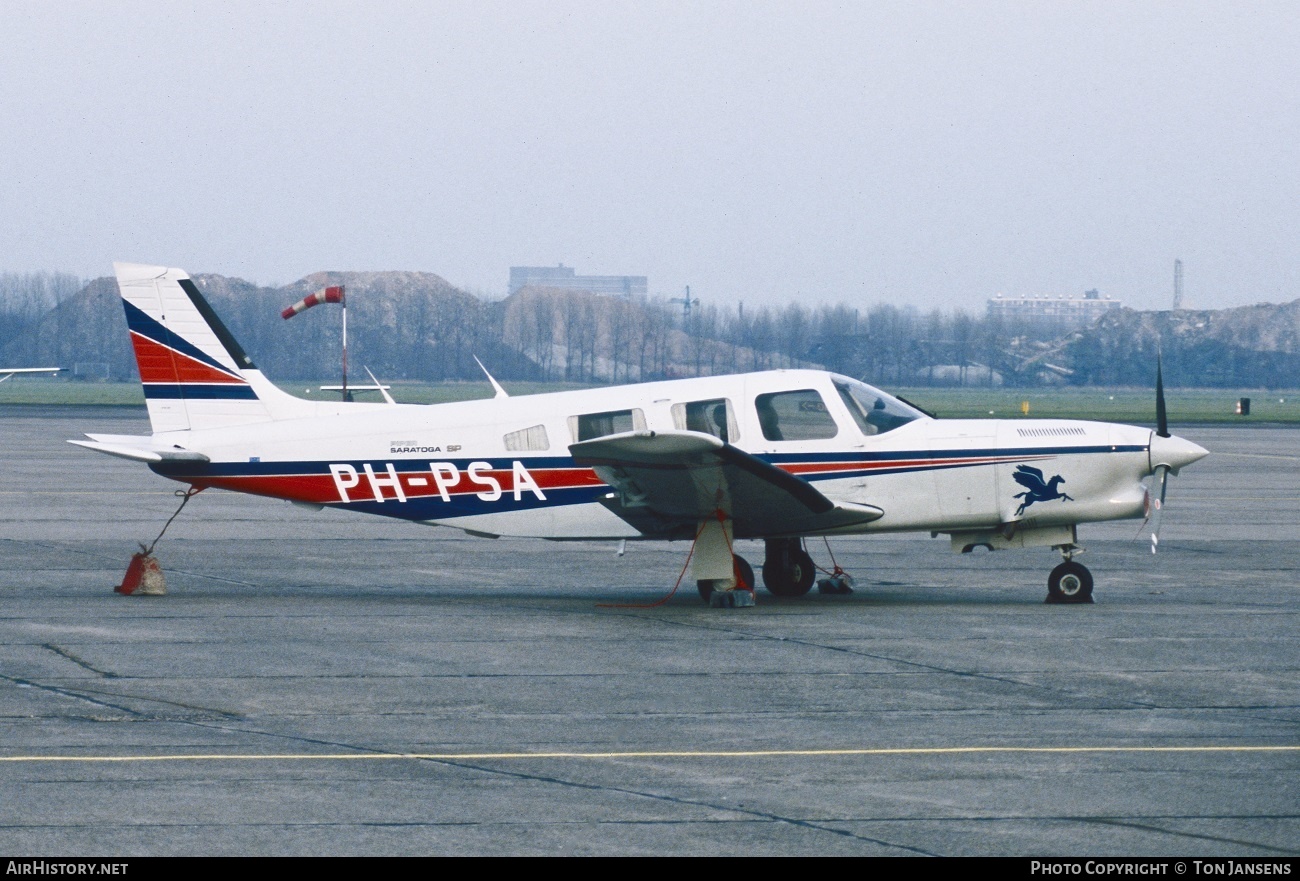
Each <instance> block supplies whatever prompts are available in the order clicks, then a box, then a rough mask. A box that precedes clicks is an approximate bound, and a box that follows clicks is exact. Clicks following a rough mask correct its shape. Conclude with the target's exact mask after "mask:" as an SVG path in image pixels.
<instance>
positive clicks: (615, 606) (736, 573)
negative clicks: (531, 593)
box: [596, 508, 754, 609]
mask: <svg viewBox="0 0 1300 881" xmlns="http://www.w3.org/2000/svg"><path fill="white" fill-rule="evenodd" d="M714 516H716V517H717V518H718V523H719V524H721V525H722V536H723V538H726V539H727V552H728V553H730V554H731V572H732V574H733V575H734V576H735V579H736V583H737V584H739V585H740V587H741V589H742V590H747V591H749V592H750V593H753V592H754V585H752V584H745V582H744V580H743V579H742V578H741V577H740V570H739V568H738V567H737V566H736V554H735V552H734V551H732V548H731V539H730V538H729V537H728V536H727V523H726V521H727V514H726V512H725V511H723V510H722V509H721V508H719V509H717V510H716V511H715V512H714ZM707 525H708V523H707V521H706V522H704V523H701V524H700V528H699V529H697V530H695V538H694V539H692V540H691V550H690V553H688V554H687V555H686V562H685V563H683V564H682V571H681V573H680V574H678V576H677V583H676V584H674V585H673V589H672V590H670V591H668V593H667V594H665V595H664V596H663V597H662V598H661V599H658V600H655V601H654V602H653V603H596V608H598V609H653V608H655V607H656V606H662V605H663V604H664V603H666V602H668V601H669V600H670V599H672V598H673V595H674V594H676V593H677V588H679V587H681V586H682V579H683V578H685V577H686V569H687V567H689V566H690V565H691V557H693V556H695V546H696V545H697V544H699V541H700V536H701V535H703V534H704V527H705V526H707Z"/></svg>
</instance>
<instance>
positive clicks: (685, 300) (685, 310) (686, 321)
mask: <svg viewBox="0 0 1300 881" xmlns="http://www.w3.org/2000/svg"><path fill="white" fill-rule="evenodd" d="M668 302H669V303H681V304H682V327H690V324H691V306H693V305H698V304H699V302H700V299H699V297H696V298H695V299H694V300H692V299H691V286H690V285H687V286H686V296H684V297H673V298H672V299H671V300H669V301H668Z"/></svg>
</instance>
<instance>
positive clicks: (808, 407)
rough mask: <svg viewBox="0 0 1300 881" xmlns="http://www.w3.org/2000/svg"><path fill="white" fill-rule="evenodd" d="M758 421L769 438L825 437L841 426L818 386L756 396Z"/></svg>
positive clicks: (833, 434) (794, 439) (806, 438)
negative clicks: (819, 391)
mask: <svg viewBox="0 0 1300 881" xmlns="http://www.w3.org/2000/svg"><path fill="white" fill-rule="evenodd" d="M754 409H755V410H757V411H758V424H759V426H760V427H761V428H762V430H763V437H765V438H767V439H768V440H775V441H779V440H786V441H802V440H824V439H825V438H829V437H835V435H837V434H839V431H840V428H839V426H838V425H836V424H835V419H834V418H833V417H832V416H831V414H830V412H829V411H828V410H827V409H826V402H825V401H823V400H822V396H821V395H819V394H818V393H817V391H816V390H815V389H800V390H799V391H794V392H774V393H772V394H767V395H759V396H758V397H757V398H755V399H754Z"/></svg>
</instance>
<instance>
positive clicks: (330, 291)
mask: <svg viewBox="0 0 1300 881" xmlns="http://www.w3.org/2000/svg"><path fill="white" fill-rule="evenodd" d="M321 303H338V304H339V305H340V306H342V307H343V400H345V401H346V400H347V399H348V298H347V296H346V295H345V293H344V290H343V285H331V286H330V287H327V288H325V289H323V290H319V291H317V292H316V293H314V294H308V295H307V296H305V297H303V298H302V299H301V300H299V301H298V302H296V303H294V304H293V305H292V306H289V307H288V308H286V309H285V310H284V311H282V312H281V313H280V317H281V318H283V319H284V320H285V321H288V320H289V319H290V318H292V317H293V316H295V315H297V314H298V313H299V312H301V311H303V310H304V309H310V308H311V307H312V306H319V305H320V304H321Z"/></svg>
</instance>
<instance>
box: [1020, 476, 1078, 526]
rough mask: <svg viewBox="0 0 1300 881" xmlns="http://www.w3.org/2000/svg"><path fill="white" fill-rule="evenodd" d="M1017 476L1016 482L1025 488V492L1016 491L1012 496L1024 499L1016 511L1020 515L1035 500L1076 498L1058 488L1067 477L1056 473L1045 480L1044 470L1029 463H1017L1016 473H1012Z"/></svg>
mask: <svg viewBox="0 0 1300 881" xmlns="http://www.w3.org/2000/svg"><path fill="white" fill-rule="evenodd" d="M1011 476H1012V477H1014V478H1015V480H1016V483H1018V484H1020V485H1021V486H1023V487H1024V488H1025V492H1022V493H1016V494H1015V495H1014V496H1012V498H1016V499H1024V501H1023V502H1021V503H1020V508H1019V509H1017V511H1016V516H1017V517H1019V516H1020V515H1021V514H1023V513H1025V508H1028V507H1029V506H1030V505H1032V504H1033V503H1034V502H1050V501H1051V500H1052V499H1062V500H1064V501H1067V502H1073V501H1074V499H1072V498H1070V497H1069V496H1067V495H1066V494H1065V493H1063V492H1061V491H1060V490H1059V489H1057V487H1058V486H1060V485H1061V484H1063V483H1065V478H1064V477H1062V476H1061V475H1059V474H1058V475H1056V476H1055V477H1053V478H1052V479H1051V480H1046V481H1045V480H1043V472H1041V471H1039V470H1038V469H1037V468H1033V467H1031V466H1029V465H1017V466H1016V473H1015V474H1013V475H1011Z"/></svg>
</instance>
